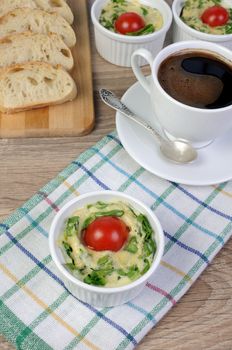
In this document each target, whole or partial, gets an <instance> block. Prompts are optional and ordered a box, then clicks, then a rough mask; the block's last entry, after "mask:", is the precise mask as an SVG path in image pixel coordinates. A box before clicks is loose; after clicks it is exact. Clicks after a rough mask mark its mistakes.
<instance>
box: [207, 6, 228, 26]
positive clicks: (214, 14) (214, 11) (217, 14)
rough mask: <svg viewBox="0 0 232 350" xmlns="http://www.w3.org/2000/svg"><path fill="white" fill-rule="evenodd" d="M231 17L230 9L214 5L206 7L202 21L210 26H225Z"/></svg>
mask: <svg viewBox="0 0 232 350" xmlns="http://www.w3.org/2000/svg"><path fill="white" fill-rule="evenodd" d="M228 19H229V13H228V11H227V10H226V9H225V8H224V7H222V6H212V7H209V8H208V9H206V10H205V11H204V12H203V14H202V16H201V20H202V22H204V23H206V24H208V25H209V26H210V27H217V26H223V25H224V24H225V23H226V22H227V21H228Z"/></svg>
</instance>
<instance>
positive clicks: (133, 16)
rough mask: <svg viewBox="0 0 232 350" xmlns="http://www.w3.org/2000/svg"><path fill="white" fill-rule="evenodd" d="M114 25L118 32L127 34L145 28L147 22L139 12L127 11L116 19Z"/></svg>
mask: <svg viewBox="0 0 232 350" xmlns="http://www.w3.org/2000/svg"><path fill="white" fill-rule="evenodd" d="M114 26H115V30H116V31H117V32H118V33H120V34H127V33H133V32H137V31H138V30H140V29H142V28H144V27H145V22H144V20H143V18H142V17H141V16H139V15H138V14H137V13H135V12H125V13H123V14H122V15H120V16H119V17H118V18H117V19H116V21H115V24H114Z"/></svg>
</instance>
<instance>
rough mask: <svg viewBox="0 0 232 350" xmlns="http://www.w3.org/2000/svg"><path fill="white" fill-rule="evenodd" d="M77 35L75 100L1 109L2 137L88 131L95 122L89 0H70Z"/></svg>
mask: <svg viewBox="0 0 232 350" xmlns="http://www.w3.org/2000/svg"><path fill="white" fill-rule="evenodd" d="M68 3H69V5H70V7H71V9H72V11H73V14H74V17H75V19H74V23H73V28H74V30H75V33H76V36H77V43H76V46H75V47H74V48H73V49H72V53H73V57H74V62H75V67H74V69H73V70H72V72H71V75H72V77H73V79H74V80H75V82H76V84H77V89H78V96H77V98H76V99H75V100H74V101H72V102H67V103H64V104H62V105H57V106H51V107H46V108H40V109H34V110H30V111H26V112H20V113H15V114H8V115H6V114H1V113H0V138H11V137H12V138H13V137H43V136H46V137H48V136H51V137H55V136H76V135H86V134H87V133H89V132H90V131H91V130H92V128H93V126H94V105H93V87H92V69H91V52H90V40H89V27H88V13H87V1H86V0H69V1H68Z"/></svg>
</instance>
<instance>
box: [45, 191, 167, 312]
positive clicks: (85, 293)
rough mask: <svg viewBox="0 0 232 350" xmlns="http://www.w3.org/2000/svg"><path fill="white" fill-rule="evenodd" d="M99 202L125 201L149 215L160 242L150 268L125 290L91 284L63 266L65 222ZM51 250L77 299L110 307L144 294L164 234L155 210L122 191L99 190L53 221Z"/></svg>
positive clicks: (71, 204)
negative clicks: (61, 236) (60, 246)
mask: <svg viewBox="0 0 232 350" xmlns="http://www.w3.org/2000/svg"><path fill="white" fill-rule="evenodd" d="M99 200H100V201H107V202H111V201H113V200H121V201H124V202H126V203H129V204H131V205H132V206H133V207H134V208H135V209H136V210H138V211H139V212H141V213H143V214H145V215H146V216H147V218H148V220H149V222H150V224H151V226H152V228H153V230H154V239H155V241H156V245H157V250H156V253H155V257H154V260H153V263H152V265H151V267H150V269H149V270H148V271H147V272H146V273H145V274H144V275H143V276H141V277H140V278H139V279H137V280H136V281H134V282H132V283H130V284H128V285H125V286H122V287H116V288H105V287H96V286H92V285H88V284H86V283H84V282H82V281H80V280H78V279H77V278H76V277H74V276H73V275H72V274H71V273H70V272H69V271H68V270H67V269H66V268H65V267H64V266H63V263H64V258H63V255H62V252H61V250H60V248H59V246H58V238H59V236H60V235H61V233H62V232H63V230H64V227H65V221H66V220H67V218H68V217H69V216H70V215H72V214H73V212H74V211H75V210H76V209H78V208H82V207H83V206H85V205H86V204H89V203H95V202H97V201H99ZM49 247H50V253H51V256H52V259H53V261H54V263H55V265H56V267H57V269H58V270H59V272H60V276H61V278H62V280H63V281H64V283H65V285H66V287H67V288H68V290H69V291H70V292H71V293H72V294H73V295H74V296H75V297H77V298H78V299H80V300H82V301H84V302H86V303H89V304H92V305H95V306H97V307H108V306H116V305H120V304H123V303H126V302H127V301H129V300H131V299H133V298H135V297H136V296H137V295H138V294H139V293H140V292H141V290H142V289H143V288H144V286H145V284H146V282H147V280H148V279H149V277H150V276H151V275H152V274H153V273H154V271H155V270H156V268H157V266H158V265H159V263H160V260H161V257H162V255H163V250H164V235H163V230H162V227H161V225H160V222H159V220H158V219H157V217H156V216H155V214H154V213H153V212H152V211H151V209H149V208H148V207H147V206H146V205H144V204H143V203H142V202H140V201H139V200H137V199H135V198H132V197H131V196H128V195H126V194H124V193H121V192H116V191H99V192H90V193H87V194H84V195H80V196H79V197H77V198H75V199H73V200H71V201H70V202H68V203H67V204H65V205H64V207H63V208H62V209H61V210H60V211H59V212H58V213H57V215H56V216H55V218H54V220H53V222H52V225H51V228H50V232H49Z"/></svg>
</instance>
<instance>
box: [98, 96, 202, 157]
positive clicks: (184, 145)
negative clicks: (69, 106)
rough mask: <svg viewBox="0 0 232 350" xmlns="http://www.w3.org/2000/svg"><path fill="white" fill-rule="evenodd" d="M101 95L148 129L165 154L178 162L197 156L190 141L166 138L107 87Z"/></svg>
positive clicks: (125, 114) (116, 108)
mask: <svg viewBox="0 0 232 350" xmlns="http://www.w3.org/2000/svg"><path fill="white" fill-rule="evenodd" d="M99 94H100V97H101V99H102V101H103V102H105V103H106V104H107V105H108V106H110V107H112V108H113V109H115V110H116V111H118V112H120V113H121V114H122V115H124V116H125V117H127V118H129V119H131V120H133V121H134V122H136V123H137V124H139V125H141V126H143V127H144V128H145V129H146V130H148V131H149V132H150V133H152V135H153V136H154V138H155V139H156V141H158V142H159V144H160V150H161V152H162V153H163V155H164V156H165V157H166V158H168V159H169V160H172V161H174V162H176V163H189V162H192V161H193V160H195V159H196V158H197V152H196V150H195V149H194V148H193V147H192V146H191V144H190V143H189V142H188V141H185V140H182V139H176V140H174V141H171V140H168V139H165V138H164V137H163V136H161V135H160V134H159V133H158V132H157V131H156V130H155V129H153V128H152V127H151V126H150V125H148V124H147V123H146V122H145V120H143V119H141V118H140V117H138V116H136V115H135V114H134V113H133V112H132V111H131V110H130V109H129V108H128V107H127V106H126V105H125V104H124V103H123V102H122V101H120V100H119V98H118V97H117V96H116V95H115V94H114V93H113V92H111V91H109V90H106V89H100V90H99Z"/></svg>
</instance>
